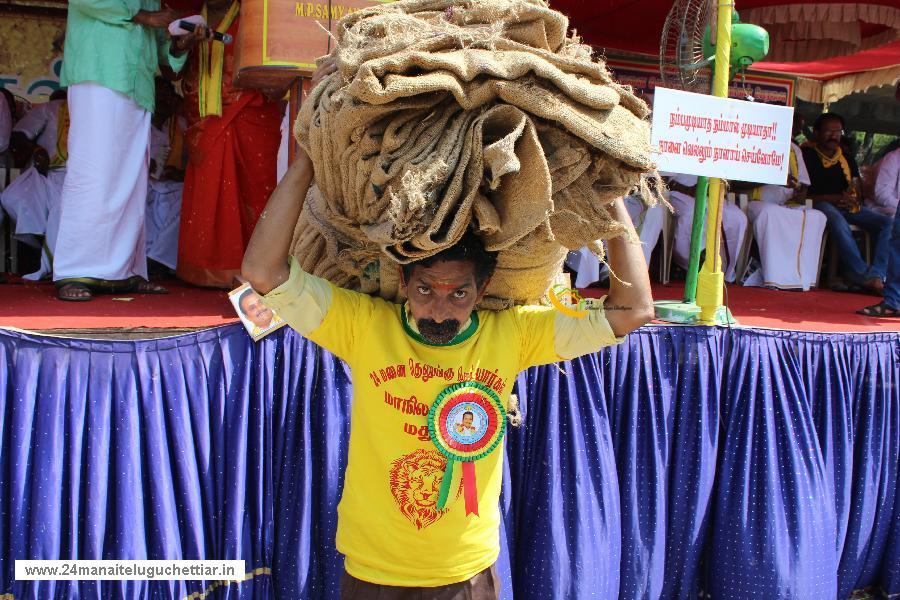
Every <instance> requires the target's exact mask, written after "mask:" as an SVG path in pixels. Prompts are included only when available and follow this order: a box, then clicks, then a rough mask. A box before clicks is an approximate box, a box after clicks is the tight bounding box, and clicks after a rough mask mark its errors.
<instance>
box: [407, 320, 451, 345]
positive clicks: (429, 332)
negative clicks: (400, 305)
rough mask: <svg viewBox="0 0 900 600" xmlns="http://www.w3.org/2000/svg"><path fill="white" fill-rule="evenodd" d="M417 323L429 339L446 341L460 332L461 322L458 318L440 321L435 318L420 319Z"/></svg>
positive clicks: (440, 341)
mask: <svg viewBox="0 0 900 600" xmlns="http://www.w3.org/2000/svg"><path fill="white" fill-rule="evenodd" d="M416 325H418V327H419V332H420V333H421V334H422V335H423V336H425V337H426V338H428V339H429V340H431V341H434V342H438V343H446V342H449V341H450V340H452V339H453V338H454V337H455V336H456V334H457V333H458V332H459V326H460V322H459V321H457V320H456V319H448V320H447V321H442V322H440V323H438V322H437V321H435V320H434V319H419V320H418V321H417V322H416Z"/></svg>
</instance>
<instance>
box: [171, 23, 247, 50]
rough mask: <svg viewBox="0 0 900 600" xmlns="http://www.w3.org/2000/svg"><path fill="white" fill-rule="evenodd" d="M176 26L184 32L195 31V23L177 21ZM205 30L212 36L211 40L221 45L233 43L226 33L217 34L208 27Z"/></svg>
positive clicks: (232, 39)
mask: <svg viewBox="0 0 900 600" xmlns="http://www.w3.org/2000/svg"><path fill="white" fill-rule="evenodd" d="M178 26H179V27H180V28H182V29H184V30H185V31H190V32H192V33H193V31H194V30H195V29H197V24H196V23H191V22H190V21H185V20H183V19H182V20H181V21H178ZM200 27H206V26H205V25H201V26H200ZM206 29H207V30H208V31H209V32H210V33H211V34H212V39H214V40H216V41H219V42H222V43H223V44H230V43H231V42H233V41H234V37H232V36H231V35H229V34H227V33H219V32H218V31H214V30H212V29H210V28H209V27H206Z"/></svg>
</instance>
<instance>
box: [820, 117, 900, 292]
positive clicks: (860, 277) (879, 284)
mask: <svg viewBox="0 0 900 600" xmlns="http://www.w3.org/2000/svg"><path fill="white" fill-rule="evenodd" d="M813 133H814V137H815V142H814V144H813V145H812V146H809V147H807V148H804V149H803V160H804V161H805V162H806V168H807V169H808V170H809V179H810V181H811V184H810V186H809V197H810V198H812V199H813V201H814V204H813V206H814V207H815V208H816V210H819V211H822V212H823V213H825V217H826V218H827V219H828V231H829V233H831V239H832V240H834V243H835V244H837V247H838V251H839V254H840V256H841V261H842V263H843V269H844V274H845V276H846V278H847V280H848V281H849V282H850V283H851V284H853V285H856V286H859V287H861V288H863V289H865V290H867V291H869V292H872V293H874V294H877V295H881V294H882V293H883V290H884V275H885V269H886V266H887V259H888V245H889V242H890V236H891V218H890V217H888V216H885V215H881V214H878V213H876V212H875V211H873V210H871V209H869V208H866V207H864V206H862V205H861V202H862V191H861V189H860V184H859V168H858V167H857V166H856V161H855V160H853V157H852V156H845V155H844V152H843V151H842V150H841V146H840V142H841V136H842V135H843V133H844V119H843V118H842V117H841V116H840V115H838V114H835V113H824V114H822V115H819V118H817V119H816V122H815V124H814V125H813ZM850 225H856V226H857V227H860V228H862V229H864V230H866V231H868V232H869V233H870V234H871V235H872V236H874V237H875V239H876V243H875V253H874V258H873V261H872V264H871V266H870V265H867V264H866V262H865V261H864V260H863V258H862V256H861V255H860V252H859V248H858V247H857V245H856V241H855V240H854V239H853V232H852V231H851V230H850Z"/></svg>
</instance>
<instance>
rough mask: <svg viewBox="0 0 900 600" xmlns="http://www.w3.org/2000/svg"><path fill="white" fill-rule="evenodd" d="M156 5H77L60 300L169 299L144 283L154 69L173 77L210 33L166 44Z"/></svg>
mask: <svg viewBox="0 0 900 600" xmlns="http://www.w3.org/2000/svg"><path fill="white" fill-rule="evenodd" d="M177 18H178V15H177V14H176V13H175V11H173V10H171V9H169V8H163V9H160V3H159V0H72V1H70V2H69V13H68V22H67V26H66V43H65V52H64V57H65V58H64V59H63V68H62V75H61V77H60V84H61V85H63V86H68V90H69V99H68V102H69V114H70V119H71V121H70V127H69V160H68V165H67V167H68V170H67V174H66V179H65V183H64V184H63V190H62V197H61V200H60V218H59V219H60V220H59V234H58V237H57V245H56V252H55V255H54V259H53V280H54V281H55V282H56V284H57V288H58V290H57V296H58V298H59V299H60V300H70V301H86V300H90V299H91V296H92V292H115V293H121V292H129V291H130V292H144V293H165V291H166V290H165V288H162V287H160V286H157V285H155V284H152V283H150V282H148V281H147V259H146V250H145V244H144V211H145V208H146V202H147V172H148V150H149V143H150V116H151V113H152V112H153V104H154V75H155V73H156V70H157V67H158V66H163V67H167V68H169V69H171V70H173V71H175V72H177V71H179V70H181V67H182V66H183V65H184V62H185V59H186V54H187V51H188V50H189V49H190V47H191V46H192V45H193V44H194V43H195V42H196V41H197V40H198V39H200V38H201V37H202V36H203V35H205V34H206V32H205V31H204V30H203V29H202V28H198V31H196V32H195V33H194V34H192V35H189V36H180V37H177V38H174V39H169V36H168V33H167V32H166V27H167V26H168V25H169V23H171V22H172V21H174V20H175V19H177Z"/></svg>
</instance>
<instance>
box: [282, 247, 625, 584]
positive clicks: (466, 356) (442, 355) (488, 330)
mask: <svg viewBox="0 0 900 600" xmlns="http://www.w3.org/2000/svg"><path fill="white" fill-rule="evenodd" d="M301 278H305V281H304V280H303V279H301ZM329 288H330V289H329ZM316 298H317V300H316ZM264 301H265V302H266V304H267V305H268V306H270V307H271V308H274V309H276V310H277V311H278V312H279V313H280V314H281V315H282V316H283V317H284V319H285V320H286V321H287V322H288V324H290V325H292V326H293V327H295V329H298V330H300V331H301V332H304V329H307V330H311V331H308V332H307V337H308V338H309V339H310V340H312V341H313V342H315V343H316V344H318V345H320V346H322V347H324V348H326V349H328V350H330V351H331V352H332V353H334V354H335V355H337V356H338V357H340V358H342V359H343V360H345V361H346V362H347V363H348V364H349V366H350V369H351V373H352V381H353V404H352V410H351V425H350V447H349V457H348V462H347V470H346V475H345V482H344V491H343V496H342V498H341V501H340V504H339V505H338V527H337V549H338V550H339V551H340V552H341V553H343V554H344V555H345V556H346V563H345V567H346V569H347V572H348V573H349V574H350V575H352V576H354V577H356V578H358V579H361V580H363V581H368V582H371V583H376V584H383V585H394V586H407V587H431V586H439V585H447V584H451V583H456V582H459V581H465V580H467V579H469V578H471V577H473V576H474V575H476V574H477V573H479V572H480V571H482V570H484V569H486V568H487V567H489V566H491V565H492V564H493V563H494V562H495V561H496V560H497V556H498V554H499V552H500V543H499V526H500V510H499V499H500V487H501V481H502V474H503V447H502V446H500V447H497V448H496V449H495V450H494V451H493V452H491V453H490V454H488V455H487V456H486V457H484V458H481V459H479V460H477V461H475V463H474V464H475V473H476V482H477V489H478V509H479V516H475V515H469V516H467V515H466V510H465V502H464V500H463V498H462V493H461V490H460V488H457V489H456V490H451V493H450V497H449V499H448V502H447V506H446V507H445V508H444V509H443V510H440V511H438V510H437V508H436V506H437V500H438V493H439V491H440V487H441V481H442V479H443V475H444V469H445V467H446V465H447V459H446V458H445V457H444V455H443V454H441V453H440V452H439V451H438V449H437V448H436V447H435V445H434V444H433V442H432V441H431V440H430V438H429V434H428V426H427V423H426V421H427V414H428V410H429V409H430V407H431V404H432V402H433V401H434V400H435V399H436V398H437V396H438V395H439V394H440V393H441V391H443V390H444V389H446V388H447V387H448V386H450V385H452V384H454V383H457V382H460V381H472V380H474V381H478V382H480V383H482V384H484V385H487V386H488V387H490V388H491V389H493V390H494V391H495V392H496V393H497V394H498V396H499V397H500V399H501V401H502V402H503V405H504V407H508V404H509V395H510V391H511V390H512V387H513V384H514V382H515V377H516V375H517V374H518V373H519V372H520V371H522V370H523V369H526V368H528V367H530V366H534V365H540V364H547V363H553V362H557V361H559V360H562V359H561V358H560V356H559V355H558V354H557V349H556V348H558V347H559V345H558V344H559V343H560V340H555V339H554V328H555V327H554V323H555V322H557V321H558V320H559V316H558V315H559V313H557V312H556V311H555V310H553V309H551V308H544V307H516V308H512V309H508V310H504V311H478V312H476V313H473V315H472V318H471V319H470V321H469V325H468V327H467V328H466V329H465V330H464V331H462V332H460V334H458V335H457V337H456V338H455V339H454V340H453V341H451V342H450V343H449V344H448V345H445V346H435V345H431V344H429V343H427V342H425V341H424V340H423V339H422V338H421V336H420V335H419V334H418V333H417V331H416V329H415V327H414V326H411V324H410V323H409V322H408V321H407V318H406V311H405V308H404V307H403V306H401V305H399V304H395V303H391V302H387V301H385V300H382V299H380V298H374V297H371V296H367V295H365V294H360V293H356V292H352V291H349V290H345V289H341V288H338V287H335V286H331V285H330V284H328V286H327V287H325V286H323V282H322V280H320V279H318V278H314V277H312V276H310V275H308V274H305V273H303V272H302V271H301V270H300V269H299V267H297V265H296V263H294V264H293V265H292V269H291V279H290V280H289V281H288V282H287V283H286V284H284V285H283V286H281V287H280V288H278V289H277V290H274V291H273V292H271V293H270V294H269V295H267V296H266V297H265V298H264ZM318 311H321V312H318ZM599 317H600V319H597V320H594V326H593V327H594V331H593V333H588V334H586V336H587V337H590V335H593V336H594V338H593V342H592V344H593V348H594V349H597V348H599V347H600V346H602V345H610V344H614V343H617V342H619V341H621V338H616V337H615V336H614V335H613V334H612V331H611V330H610V328H609V325H608V323H606V320H605V318H603V316H602V311H601V313H600V315H599ZM580 321H582V323H580V324H577V325H578V326H579V327H582V328H584V327H587V326H588V324H589V320H588V319H581V320H580ZM313 327H314V328H313ZM556 327H557V328H558V327H559V325H558V324H557V325H556ZM557 336H559V332H557ZM563 337H564V340H563V342H565V344H566V345H567V347H570V346H572V345H573V342H572V341H571V340H570V338H572V337H575V334H574V333H571V332H570V333H567V334H566V335H565V336H563ZM457 468H458V467H457Z"/></svg>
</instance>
